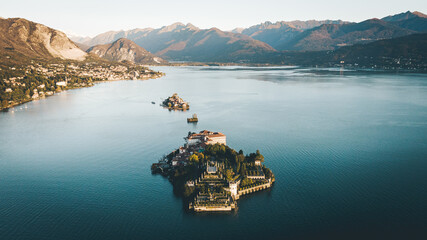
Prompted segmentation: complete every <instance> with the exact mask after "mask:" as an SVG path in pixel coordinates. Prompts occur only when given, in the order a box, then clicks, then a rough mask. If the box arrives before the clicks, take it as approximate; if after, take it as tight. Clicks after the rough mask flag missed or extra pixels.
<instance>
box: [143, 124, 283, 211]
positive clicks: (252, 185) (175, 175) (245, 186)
mask: <svg viewBox="0 0 427 240" xmlns="http://www.w3.org/2000/svg"><path fill="white" fill-rule="evenodd" d="M185 140H186V143H185V144H184V146H181V147H179V148H178V149H176V150H174V151H172V152H171V153H169V154H168V155H166V156H164V158H162V159H161V160H159V162H158V163H154V164H153V165H152V167H151V170H152V172H153V173H154V174H162V175H163V176H165V177H168V179H169V180H170V181H171V183H172V184H173V186H174V191H175V192H176V193H177V194H179V195H181V196H182V197H184V199H185V200H186V201H187V204H188V205H187V206H188V209H189V210H193V211H195V212H229V211H233V210H235V209H237V200H238V199H239V198H240V197H241V196H243V195H247V194H250V193H254V192H256V191H260V190H264V189H268V188H271V187H272V185H273V183H274V181H275V177H274V174H273V173H272V171H271V170H270V169H269V168H267V167H266V166H265V165H263V162H264V156H263V155H261V153H260V152H259V151H258V150H257V151H256V152H255V153H250V154H248V155H245V154H244V153H243V151H242V150H240V151H238V152H237V151H235V150H234V149H232V148H230V147H228V146H227V145H226V136H225V135H224V134H223V133H220V132H211V131H208V130H204V131H201V132H199V133H192V132H189V133H188V135H187V137H185Z"/></svg>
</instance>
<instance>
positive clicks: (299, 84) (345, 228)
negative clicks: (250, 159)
mask: <svg viewBox="0 0 427 240" xmlns="http://www.w3.org/2000/svg"><path fill="white" fill-rule="evenodd" d="M154 69H155V70H160V71H162V72H164V73H166V76H165V77H162V78H160V79H153V80H147V81H117V82H103V83H99V84H96V86H94V87H92V88H83V89H76V90H70V91H65V92H62V93H59V94H57V95H55V96H52V97H48V98H46V99H42V100H39V101H34V102H30V103H27V104H24V105H20V106H17V107H15V108H13V109H11V110H9V111H8V112H1V113H0V239H52V240H53V239H55V240H56V239H62V240H66V239H104V240H105V239H231V238H234V239H262V238H270V239H307V238H309V239H321V238H328V239H333V238H346V239H352V238H355V239H360V238H364V239H370V238H376V239H385V238H389V239H390V238H400V239H417V238H422V236H424V237H425V236H426V234H427V204H426V203H427V75H425V74H413V73H412V74H411V73H384V72H375V71H363V72H361V71H347V70H342V69H341V70H340V69H303V68H290V67H283V68H279V67H278V68H275V67H270V68H251V67H155V68H154ZM173 93H178V94H179V96H180V97H182V98H183V99H184V100H186V101H189V102H190V106H191V108H190V111H187V112H174V111H168V110H167V109H164V108H162V107H160V106H159V104H160V102H161V101H162V99H164V98H166V97H168V96H170V95H172V94H173ZM153 101H154V102H155V103H156V104H152V103H151V102H153ZM193 113H197V115H198V117H199V123H198V124H196V125H195V124H187V122H186V118H187V117H190V116H191V115H192V114H193ZM204 129H208V130H212V131H220V132H222V133H224V134H226V135H227V144H228V145H229V146H230V147H232V148H234V149H236V150H239V149H243V150H244V151H245V153H249V152H255V151H256V150H257V149H259V150H260V151H261V153H262V154H263V155H264V157H265V162H264V163H265V165H266V166H267V167H269V168H270V169H271V170H272V171H273V172H274V173H275V175H276V183H275V184H274V186H273V188H272V189H271V190H267V191H263V192H259V193H256V194H253V195H249V196H247V197H243V199H241V200H239V201H238V207H239V209H238V211H237V212H235V213H232V214H194V213H191V212H187V211H186V210H185V206H184V204H183V201H182V199H181V198H179V197H177V196H176V195H174V193H173V191H172V185H171V184H170V183H169V182H168V180H167V179H165V178H163V177H162V176H159V175H152V174H151V171H150V167H151V164H152V163H153V162H157V160H158V159H160V158H161V157H162V156H163V155H164V154H167V153H169V152H170V151H172V150H174V149H176V148H177V147H179V146H180V145H183V144H184V139H183V137H184V136H186V135H187V133H188V132H189V131H201V130H204Z"/></svg>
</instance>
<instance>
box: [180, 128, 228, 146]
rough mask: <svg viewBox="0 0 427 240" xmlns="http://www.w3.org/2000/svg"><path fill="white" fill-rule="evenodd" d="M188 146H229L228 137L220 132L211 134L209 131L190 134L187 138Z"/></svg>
mask: <svg viewBox="0 0 427 240" xmlns="http://www.w3.org/2000/svg"><path fill="white" fill-rule="evenodd" d="M186 140H187V144H188V145H197V144H202V143H204V144H216V143H219V144H224V145H227V137H226V136H225V135H224V134H223V133H220V132H211V131H208V130H203V131H201V132H200V133H192V134H189V135H188V136H187V138H186Z"/></svg>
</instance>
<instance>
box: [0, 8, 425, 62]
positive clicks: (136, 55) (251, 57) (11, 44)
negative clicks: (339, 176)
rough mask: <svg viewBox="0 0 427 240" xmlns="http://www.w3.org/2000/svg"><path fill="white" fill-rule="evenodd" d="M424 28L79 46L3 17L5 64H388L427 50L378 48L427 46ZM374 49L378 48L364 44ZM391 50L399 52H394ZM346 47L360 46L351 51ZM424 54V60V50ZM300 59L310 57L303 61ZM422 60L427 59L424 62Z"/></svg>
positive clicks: (410, 20)
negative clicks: (376, 60)
mask: <svg viewBox="0 0 427 240" xmlns="http://www.w3.org/2000/svg"><path fill="white" fill-rule="evenodd" d="M426 22H427V17H426V15H424V14H422V13H420V12H404V13H400V14H396V15H392V16H387V17H384V18H382V19H369V20H366V21H362V22H359V23H351V22H344V21H341V20H324V21H315V20H310V21H292V22H284V21H282V22H276V23H271V22H265V23H262V24H258V25H255V26H252V27H249V28H246V29H234V30H233V31H230V32H227V31H222V30H220V29H218V28H210V29H199V28H197V27H195V26H194V25H192V24H182V23H175V24H172V25H169V26H164V27H161V28H158V29H153V28H143V29H134V30H128V31H110V32H106V33H103V34H99V35H97V36H96V37H94V38H88V37H72V39H73V40H74V41H76V43H74V42H73V41H71V40H70V39H69V38H68V37H67V36H66V35H65V34H64V33H63V32H61V31H58V30H55V29H52V28H49V27H47V26H44V25H42V24H38V23H34V22H31V21H29V20H26V19H23V18H9V19H3V18H0V60H1V61H2V62H5V61H7V62H9V63H12V61H15V62H19V61H20V59H34V58H39V59H56V58H59V59H70V60H79V61H81V60H84V59H86V58H88V57H91V59H92V58H94V59H96V58H97V59H100V57H101V58H104V59H106V60H108V61H116V62H122V61H126V62H135V63H138V64H167V61H166V60H170V61H186V62H196V61H197V62H223V63H227V62H233V63H266V64H289V63H290V62H289V61H288V60H289V59H293V61H294V62H300V63H304V62H305V63H307V64H308V63H310V64H315V63H313V61H312V60H313V59H318V60H319V61H320V59H327V58H326V57H325V54H328V53H330V51H332V52H333V53H334V54H337V55H336V56H337V57H336V59H340V58H343V59H344V57H343V56H344V55H342V54H341V55H340V54H338V53H340V51H344V50H345V49H347V50H346V51H349V50H348V49H351V51H350V52H351V54H350V53H347V54H345V56H347V57H345V59H348V58H349V56H358V52H364V53H365V54H367V52H366V49H371V50H370V51H372V50H376V51H375V52H381V53H382V54H384V55H383V57H384V59H387V58H389V57H391V56H395V53H398V52H400V53H402V54H403V53H405V52H407V53H411V54H409V55H408V54H407V55H408V56H410V57H411V56H412V57H413V56H415V57H417V56H418V55H416V54H415V53H414V49H416V50H417V51H425V48H422V47H419V46H418V45H417V46H415V45H416V42H414V41H411V42H412V43H413V44H415V45H411V44H402V42H398V41H390V42H386V43H387V44H379V43H377V42H381V43H383V42H382V41H383V40H387V39H392V40H393V39H401V37H405V36H409V37H410V36H417V37H414V38H407V40H408V41H409V40H411V39H417V40H418V41H419V42H424V41H421V40H420V39H422V38H425V37H427V35H425V34H422V33H426V32H427V24H426ZM403 39H406V38H403ZM369 43H375V44H378V45H375V44H374V45H366V44H369ZM392 45H395V47H396V48H397V49H394V50H393V51H391V50H390V49H392ZM349 46H355V47H354V48H347V47H349ZM369 46H375V47H378V48H380V49H373V48H372V47H369ZM341 53H342V52H341ZM392 53H393V54H394V55H393V54H392ZM420 54H421V56H425V55H427V53H426V52H421V53H420ZM313 56H317V57H315V58H312V57H313ZM319 56H321V57H319ZM328 56H331V55H328ZM21 57H23V58H21ZM303 57H306V58H310V59H307V61H302V60H301V58H303ZM402 57H404V54H403V55H402ZM359 58H360V56H359ZM6 59H7V60H6ZM331 59H332V58H330V59H329V60H328V61H332V60H331ZM420 59H422V61H424V60H423V59H424V58H420ZM297 60H298V61H297ZM319 63H321V62H319ZM315 65H317V64H315Z"/></svg>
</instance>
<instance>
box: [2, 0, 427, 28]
mask: <svg viewBox="0 0 427 240" xmlns="http://www.w3.org/2000/svg"><path fill="white" fill-rule="evenodd" d="M408 10H410V11H421V12H423V13H425V14H427V1H426V0H405V1H402V0H387V1H384V0H381V1H380V0H358V1H345V0H342V1H339V0H324V1H321V0H306V1H302V0H293V1H288V0H259V1H251V0H217V1H202V0H175V1H172V0H168V1H166V0H156V1H144V0H115V1H112V0H103V1H101V0H93V1H90V0H74V1H61V0H12V1H7V3H1V4H0V16H1V17H23V18H27V19H29V20H32V21H35V22H39V23H42V24H45V25H48V26H50V27H53V28H56V29H59V30H62V31H65V32H67V33H72V34H76V35H80V36H94V35H96V34H99V33H102V32H106V31H109V30H121V29H125V30H127V29H133V28H144V27H154V28H157V27H161V26H165V25H170V24H172V23H174V22H183V23H188V22H190V23H192V24H194V25H196V26H197V27H200V28H210V27H214V26H215V27H218V28H220V29H222V30H231V29H233V28H235V27H248V26H251V25H255V24H258V23H261V22H265V21H271V22H275V21H282V20H284V21H290V20H309V19H317V20H323V19H341V20H348V21H362V20H365V19H368V18H373V17H376V18H381V17H385V16H387V15H391V14H395V13H400V12H404V11H408Z"/></svg>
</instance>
